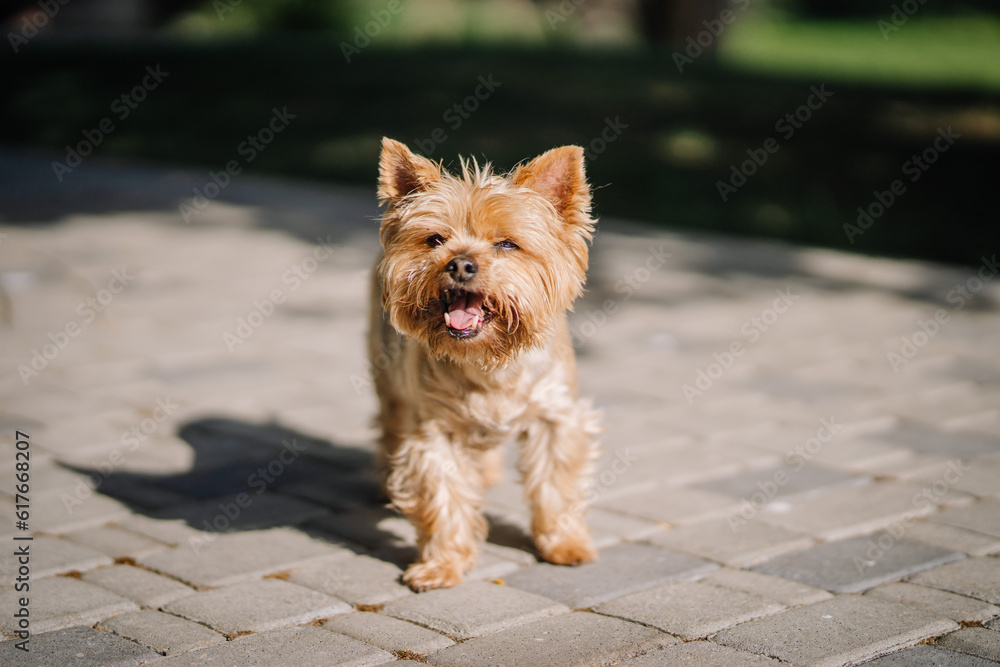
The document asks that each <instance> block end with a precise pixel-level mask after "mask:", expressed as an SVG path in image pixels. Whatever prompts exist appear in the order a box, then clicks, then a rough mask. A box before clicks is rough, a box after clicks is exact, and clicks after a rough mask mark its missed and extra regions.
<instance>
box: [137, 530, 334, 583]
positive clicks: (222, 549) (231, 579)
mask: <svg viewBox="0 0 1000 667" xmlns="http://www.w3.org/2000/svg"><path fill="white" fill-rule="evenodd" d="M350 555H351V552H350V551H348V550H345V549H341V548H339V547H335V546H332V545H329V544H324V543H323V542H321V541H318V540H314V539H311V538H310V537H308V536H306V535H303V534H302V533H300V532H298V531H295V530H292V529H289V528H274V529H271V530H264V531H252V532H246V533H234V534H227V535H209V536H207V538H206V539H196V541H194V542H191V543H189V544H188V545H178V546H177V547H175V548H174V549H171V550H169V551H161V552H157V553H154V554H151V555H149V556H146V557H144V558H140V559H139V563H140V564H141V565H143V566H144V567H148V568H150V569H152V570H156V571H158V572H163V573H164V574H168V575H170V576H172V577H175V578H177V579H180V580H181V581H185V582H187V583H189V584H190V585H192V586H206V587H207V586H225V585H227V584H232V583H236V582H239V581H247V580H250V579H255V578H258V577H261V576H264V575H267V574H273V573H275V572H281V571H284V570H291V569H294V568H299V567H304V566H307V565H311V564H315V563H317V562H320V561H329V562H335V561H336V560H338V559H340V558H347V557H349V556H350Z"/></svg>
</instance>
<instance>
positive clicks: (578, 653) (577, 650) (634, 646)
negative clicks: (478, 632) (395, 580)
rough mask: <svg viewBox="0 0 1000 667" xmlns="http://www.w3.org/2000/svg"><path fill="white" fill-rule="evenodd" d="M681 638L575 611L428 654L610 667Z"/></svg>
mask: <svg viewBox="0 0 1000 667" xmlns="http://www.w3.org/2000/svg"><path fill="white" fill-rule="evenodd" d="M676 642H677V639H676V638H674V637H671V636H670V635H668V634H664V633H662V632H660V631H659V630H654V629H653V628H647V627H644V626H641V625H636V624H635V623H628V622H626V621H622V620H619V619H617V618H609V617H606V616H599V615H597V614H590V613H587V612H575V613H572V614H564V615H562V616H555V617H552V618H547V619H544V620H541V621H536V622H534V623H529V624H526V625H520V626H518V627H516V628H512V629H510V630H507V631H506V632H501V633H498V634H494V635H488V636H486V637H478V638H476V639H470V640H469V641H465V642H462V643H461V644H458V645H456V646H452V647H450V648H446V649H444V650H443V651H439V652H437V653H434V654H433V655H430V656H428V658H427V662H429V663H430V664H432V665H455V666H456V667H458V666H461V667H466V666H468V667H475V666H477V665H482V666H483V667H498V666H500V665H509V666H511V667H513V666H514V665H535V666H537V667H588V666H589V665H609V664H612V663H614V662H616V661H619V660H623V659H625V658H630V657H633V656H635V655H638V654H640V653H644V652H646V651H649V650H651V649H655V648H658V647H660V646H666V645H669V644H674V643H676Z"/></svg>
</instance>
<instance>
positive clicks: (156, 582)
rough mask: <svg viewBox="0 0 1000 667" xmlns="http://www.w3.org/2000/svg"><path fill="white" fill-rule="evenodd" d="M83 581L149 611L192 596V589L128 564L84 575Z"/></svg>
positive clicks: (193, 590)
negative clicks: (147, 608)
mask: <svg viewBox="0 0 1000 667" xmlns="http://www.w3.org/2000/svg"><path fill="white" fill-rule="evenodd" d="M83 580H84V581H86V582H88V583H91V584H96V585H98V586H100V587H101V588H106V589H107V590H109V591H111V592H112V593H117V594H118V595H121V596H122V597H126V598H129V599H130V600H132V601H134V602H136V603H137V604H139V605H140V606H142V607H150V608H152V609H159V608H160V607H162V606H163V605H165V604H167V603H168V602H173V601H174V600H177V599H180V598H182V597H185V596H188V595H194V593H195V589H193V588H191V587H190V586H185V585H184V584H182V583H180V582H179V581H175V580H174V579H169V578H167V577H164V576H162V575H159V574H156V573H155V572H150V571H149V570H143V569H142V568H139V567H132V566H131V565H113V566H111V567H104V568H101V569H100V570H94V571H93V572H87V573H86V574H84V575H83Z"/></svg>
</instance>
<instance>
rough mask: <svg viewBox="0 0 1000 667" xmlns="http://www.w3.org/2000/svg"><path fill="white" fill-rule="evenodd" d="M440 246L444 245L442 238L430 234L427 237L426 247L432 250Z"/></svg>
mask: <svg viewBox="0 0 1000 667" xmlns="http://www.w3.org/2000/svg"><path fill="white" fill-rule="evenodd" d="M442 244H444V237H443V236H441V235H440V234H431V235H430V236H428V237H427V245H429V246H430V247H432V248H436V247H438V246H439V245H442Z"/></svg>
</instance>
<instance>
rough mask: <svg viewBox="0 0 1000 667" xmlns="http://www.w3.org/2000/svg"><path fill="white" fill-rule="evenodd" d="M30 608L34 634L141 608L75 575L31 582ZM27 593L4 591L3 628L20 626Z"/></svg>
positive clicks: (1, 602)
mask: <svg viewBox="0 0 1000 667" xmlns="http://www.w3.org/2000/svg"><path fill="white" fill-rule="evenodd" d="M28 593H29V595H28V601H29V607H28V611H29V614H30V619H31V631H32V632H33V633H43V632H50V631H52V630H61V629H63V628H69V627H72V626H74V625H92V624H94V623H96V622H97V621H100V620H102V619H105V618H108V617H109V616H114V615H115V614H120V613H122V612H126V611H134V610H136V609H138V607H137V606H136V604H135V603H134V602H132V601H131V600H127V599H125V598H123V597H119V596H118V595H115V594H114V593H111V592H109V591H106V590H104V589H103V588H100V587H98V586H94V585H93V584H88V583H86V582H83V581H78V580H76V579H73V578H71V577H50V578H48V579H40V580H38V581H33V582H31V588H30V590H29V591H28ZM23 596H24V593H18V592H17V591H14V590H6V591H3V592H0V631H2V632H8V633H9V632H14V631H16V630H17V629H18V627H17V619H16V618H15V617H14V614H15V613H16V612H18V611H19V610H20V609H21V605H20V604H19V601H20V599H21V598H22V597H23Z"/></svg>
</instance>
